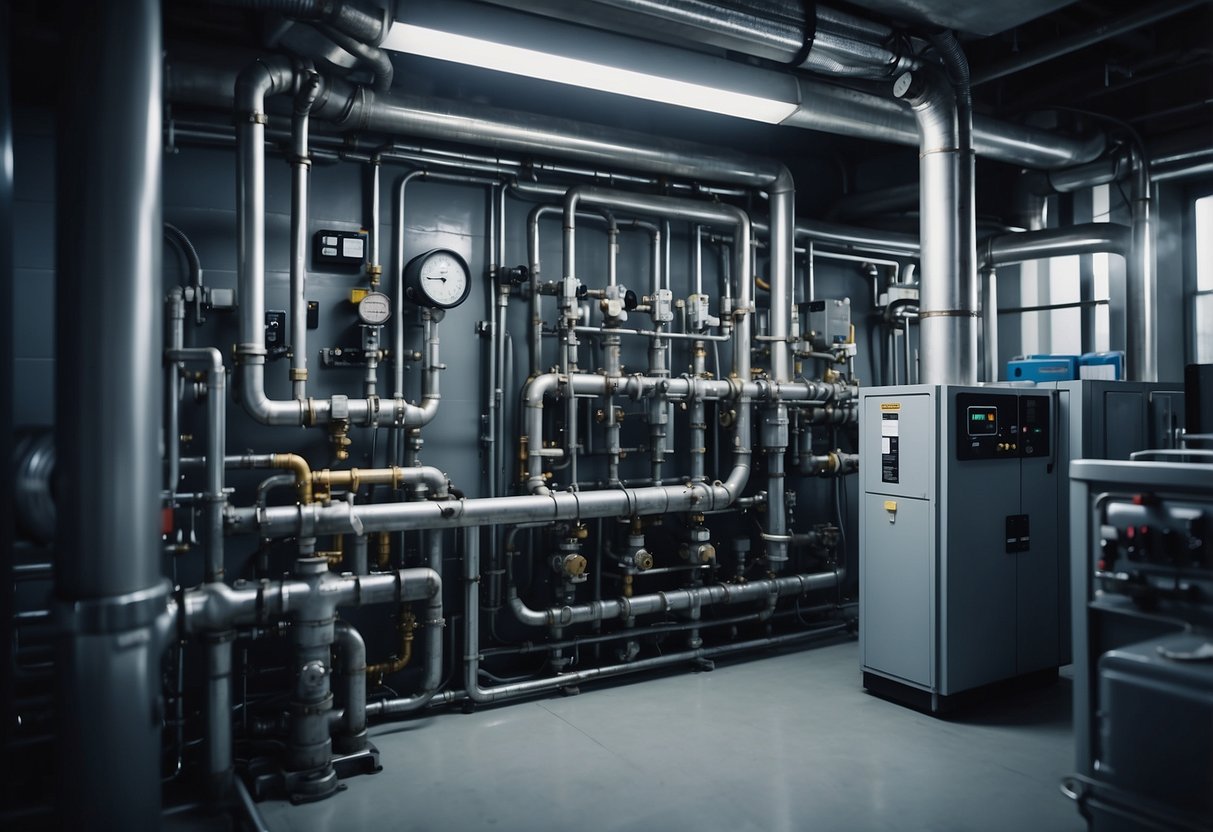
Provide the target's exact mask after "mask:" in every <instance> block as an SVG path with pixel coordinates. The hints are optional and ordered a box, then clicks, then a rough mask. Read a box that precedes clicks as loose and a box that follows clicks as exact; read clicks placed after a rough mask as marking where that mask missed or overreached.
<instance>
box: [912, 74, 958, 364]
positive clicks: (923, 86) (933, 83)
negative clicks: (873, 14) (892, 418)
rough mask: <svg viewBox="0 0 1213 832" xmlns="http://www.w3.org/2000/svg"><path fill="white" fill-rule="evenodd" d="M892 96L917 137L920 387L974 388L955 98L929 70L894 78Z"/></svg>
mask: <svg viewBox="0 0 1213 832" xmlns="http://www.w3.org/2000/svg"><path fill="white" fill-rule="evenodd" d="M894 94H895V95H898V96H899V97H903V98H905V100H906V101H907V102H909V104H910V107H911V109H912V111H913V113H914V117H915V120H916V121H917V123H918V131H919V155H918V171H919V187H920V189H921V200H920V202H921V208H920V217H919V223H920V226H921V227H920V230H919V236H920V238H921V240H922V251H921V258H920V263H921V269H922V277H921V289H920V300H919V333H920V336H919V337H920V338H921V344H922V368H921V372H922V375H921V380H922V381H923V383H925V384H976V383H977V326H976V317H977V272H976V259H977V258H976V253H975V252H970V251H968V250H967V248H968V247H969V246H971V245H972V241H971V239H970V238H968V237H967V234H966V233H965V230H966V227H969V226H971V225H972V223H973V217H972V210H973V203H972V201H971V200H966V199H964V198H963V197H962V190H963V189H964V188H965V187H966V184H971V179H966V178H965V177H964V176H963V175H962V170H961V166H962V165H963V164H966V160H967V154H966V150H965V148H963V147H961V144H962V142H961V138H962V136H961V130H960V126H959V124H958V121H957V114H956V102H955V97H954V95H953V93H952V89H951V87H950V85H949V84H948V82H947V80H946V78H944V76H943V75H942V74H941V73H938V72H934V71H931V70H930V69H926V70H923V71H920V72H916V73H913V75H911V74H910V73H906V74H905V75H903V76H901V77H900V78H899V79H898V80H897V84H896V85H895V86H894ZM966 212H967V213H966ZM966 240H968V241H969V242H968V245H966Z"/></svg>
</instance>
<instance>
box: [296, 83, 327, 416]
mask: <svg viewBox="0 0 1213 832" xmlns="http://www.w3.org/2000/svg"><path fill="white" fill-rule="evenodd" d="M319 91H320V74H319V73H317V72H316V71H315V70H312V69H309V70H304V71H302V72H301V73H300V83H299V91H298V92H297V93H296V94H295V107H294V113H293V115H292V118H291V139H292V141H291V154H292V156H293V159H292V160H291V374H290V375H291V389H292V392H293V394H294V397H295V398H296V399H305V398H307V299H306V298H307V238H308V220H307V218H308V172H309V171H310V170H311V167H312V159H311V156H310V155H309V154H308V114H309V113H310V112H311V110H312V104H313V103H315V101H316V94H317V93H318V92H319Z"/></svg>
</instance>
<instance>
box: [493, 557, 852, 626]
mask: <svg viewBox="0 0 1213 832" xmlns="http://www.w3.org/2000/svg"><path fill="white" fill-rule="evenodd" d="M845 579H846V571H845V570H842V569H839V570H836V571H833V572H820V573H817V574H809V575H787V576H784V577H781V578H766V579H763V580H757V581H750V582H749V583H745V584H707V585H705V586H696V587H683V588H681V589H672V590H666V591H664V592H654V593H651V594H647V595H633V596H631V597H629V598H616V599H607V600H603V601H591V602H589V603H585V604H573V605H565V606H555V607H548V608H546V609H542V610H535V609H531V608H530V607H528V606H527V605H526V603H525V602H523V600H522V599H521V598H519V597H518V589H517V587H514V586H511V587H509V589H508V590H507V601H508V603H509V607H510V610H511V612H513V613H514V617H515V618H517V619H518V621H519V622H520V623H522V624H525V625H527V626H529V627H570V626H573V625H575V624H590V623H593V622H597V621H608V620H610V619H615V618H617V619H622V620H627V619H629V618H636V617H639V616H642V615H655V614H657V613H671V612H684V611H687V610H693V609H697V608H701V607H709V606H715V605H717V604H744V603H748V602H752V601H774V600H776V599H779V598H790V597H799V596H802V595H808V594H809V593H810V592H813V591H816V590H821V589H830V588H832V587H835V586H839V585H841V583H842V582H843V581H844V580H845Z"/></svg>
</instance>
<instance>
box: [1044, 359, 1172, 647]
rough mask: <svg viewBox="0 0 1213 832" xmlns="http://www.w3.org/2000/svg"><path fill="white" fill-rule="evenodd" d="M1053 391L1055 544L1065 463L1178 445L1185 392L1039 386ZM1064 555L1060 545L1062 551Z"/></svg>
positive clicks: (1104, 384) (1157, 385) (1066, 600)
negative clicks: (1056, 483) (1055, 413)
mask: <svg viewBox="0 0 1213 832" xmlns="http://www.w3.org/2000/svg"><path fill="white" fill-rule="evenodd" d="M1040 387H1042V388H1048V389H1052V390H1056V391H1057V411H1058V422H1057V423H1058V424H1059V425H1061V426H1063V427H1062V429H1061V430H1059V431H1058V432H1057V463H1058V466H1059V467H1058V476H1059V477H1060V482H1061V483H1062V486H1061V489H1060V493H1059V494H1058V498H1059V503H1058V511H1057V517H1058V521H1059V522H1060V523H1061V524H1062V528H1061V531H1060V535H1059V537H1060V540H1061V541H1062V543H1063V544H1064V543H1065V542H1066V541H1067V540H1068V539H1069V528H1068V523H1069V520H1070V516H1071V512H1070V493H1069V489H1068V488H1067V487H1066V485H1065V482H1066V480H1067V479H1068V477H1069V464H1070V460H1074V459H1128V458H1129V456H1130V455H1131V454H1133V453H1136V452H1137V451H1142V450H1145V449H1147V448H1174V447H1177V437H1178V436H1179V434H1180V433H1182V431H1183V428H1184V390H1183V386H1182V385H1179V384H1170V383H1166V382H1146V381H1112V380H1108V379H1081V380H1075V381H1059V382H1052V383H1050V384H1044V385H1040ZM1063 551H1064V547H1063ZM1061 579H1062V592H1061V600H1062V609H1061V620H1062V622H1063V623H1066V622H1069V620H1070V573H1069V570H1068V569H1067V568H1066V567H1065V566H1064V565H1063V567H1062V571H1061ZM1071 656H1072V652H1071V639H1070V631H1069V628H1068V627H1063V629H1062V642H1061V663H1062V664H1069V663H1070V660H1071Z"/></svg>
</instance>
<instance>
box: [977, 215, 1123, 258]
mask: <svg viewBox="0 0 1213 832" xmlns="http://www.w3.org/2000/svg"><path fill="white" fill-rule="evenodd" d="M979 248H980V250H981V265H982V266H983V267H984V266H991V265H993V266H1009V265H1012V264H1013V263H1025V262H1028V261H1031V260H1044V259H1046V258H1048V257H1066V256H1068V255H1073V254H1097V253H1108V254H1117V255H1120V256H1121V257H1127V256H1128V255H1129V250H1130V230H1129V228H1128V227H1127V226H1124V225H1118V224H1117V223H1111V222H1091V223H1083V224H1080V225H1071V226H1067V227H1066V228H1046V229H1042V230H1040V231H1021V232H1015V233H1012V234H998V235H996V236H993V237H988V238H986V239H985V240H984V241H983V242H982V243H981V245H980V247H979Z"/></svg>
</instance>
